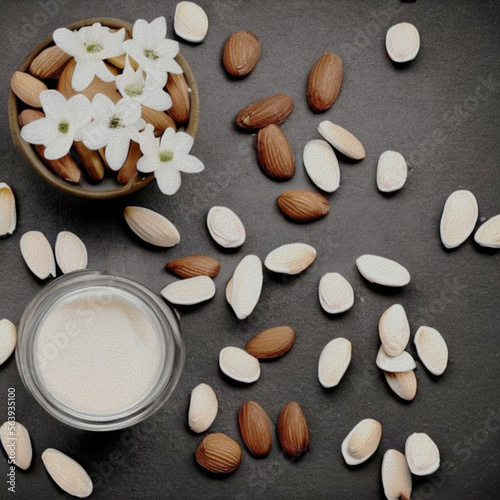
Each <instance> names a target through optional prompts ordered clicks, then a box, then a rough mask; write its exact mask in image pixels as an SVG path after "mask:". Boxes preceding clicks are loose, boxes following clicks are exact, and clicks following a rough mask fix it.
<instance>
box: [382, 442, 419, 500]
mask: <svg viewBox="0 0 500 500" xmlns="http://www.w3.org/2000/svg"><path fill="white" fill-rule="evenodd" d="M411 483H412V481H411V472H410V469H409V468H408V464H407V463H406V457H405V456H404V455H403V453H401V452H400V451H398V450H387V451H386V452H385V454H384V458H383V460H382V485H383V486H384V493H385V497H386V498H387V500H400V499H402V500H410V496H411Z"/></svg>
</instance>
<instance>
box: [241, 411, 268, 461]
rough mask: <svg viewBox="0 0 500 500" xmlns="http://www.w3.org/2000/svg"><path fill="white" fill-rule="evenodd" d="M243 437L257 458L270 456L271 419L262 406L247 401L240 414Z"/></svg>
mask: <svg viewBox="0 0 500 500" xmlns="http://www.w3.org/2000/svg"><path fill="white" fill-rule="evenodd" d="M238 424H239V426H240V432H241V437H242V438H243V442H244V443H245V445H246V447H247V448H248V449H249V450H250V452H251V453H252V454H254V455H255V456H256V457H265V456H267V455H269V453H270V452H271V447H272V435H271V419H270V418H269V416H268V415H267V413H266V411H265V410H264V408H262V406H260V404H258V403H256V402H255V401H247V402H246V403H244V404H243V405H242V407H241V408H240V411H239V413H238Z"/></svg>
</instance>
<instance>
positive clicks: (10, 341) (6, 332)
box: [0, 319, 17, 365]
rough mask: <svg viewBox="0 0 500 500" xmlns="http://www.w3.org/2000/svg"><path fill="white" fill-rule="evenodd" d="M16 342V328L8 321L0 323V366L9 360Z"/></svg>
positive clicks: (4, 320) (3, 320)
mask: <svg viewBox="0 0 500 500" xmlns="http://www.w3.org/2000/svg"><path fill="white" fill-rule="evenodd" d="M16 342H17V328H16V326H15V325H14V323H12V321H9V320H8V319H2V320H1V321H0V365H2V364H3V363H5V361H7V359H9V357H10V355H11V354H12V353H13V352H14V349H15V347H16Z"/></svg>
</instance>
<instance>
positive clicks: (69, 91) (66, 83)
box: [57, 58, 122, 103]
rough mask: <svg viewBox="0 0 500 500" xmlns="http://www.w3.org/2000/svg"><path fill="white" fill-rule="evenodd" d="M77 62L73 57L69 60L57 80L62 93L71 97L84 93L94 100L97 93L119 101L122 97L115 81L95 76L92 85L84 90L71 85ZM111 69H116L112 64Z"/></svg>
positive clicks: (115, 101) (67, 97)
mask: <svg viewBox="0 0 500 500" xmlns="http://www.w3.org/2000/svg"><path fill="white" fill-rule="evenodd" d="M75 67H76V62H75V60H74V59H73V58H71V59H70V60H69V61H68V64H66V66H65V67H64V69H63V70H62V72H61V75H60V76H59V80H58V81H57V90H58V91H59V92H61V94H62V95H63V96H64V97H66V99H69V98H70V97H73V96H74V95H76V94H83V95H84V96H85V97H86V98H87V99H88V100H89V101H92V99H93V98H94V96H95V95H96V94H104V95H105V96H106V97H108V98H109V99H111V100H112V101H113V102H114V103H117V102H118V101H119V100H120V99H121V97H122V96H121V95H120V93H119V92H118V89H117V88H116V83H115V82H114V81H113V82H104V81H102V80H101V79H100V78H97V76H96V77H94V79H93V80H92V82H91V83H90V85H89V86H88V87H87V88H86V89H85V90H83V91H82V92H77V91H76V90H75V89H74V88H73V87H72V86H71V79H72V78H73V72H74V71H75ZM107 68H108V69H109V70H116V71H118V70H117V69H116V68H114V67H113V66H111V65H109V64H108V65H107Z"/></svg>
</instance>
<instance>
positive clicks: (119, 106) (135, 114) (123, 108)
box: [115, 98, 142, 125]
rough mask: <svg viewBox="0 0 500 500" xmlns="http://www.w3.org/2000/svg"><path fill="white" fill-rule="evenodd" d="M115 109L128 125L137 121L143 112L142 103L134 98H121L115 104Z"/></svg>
mask: <svg viewBox="0 0 500 500" xmlns="http://www.w3.org/2000/svg"><path fill="white" fill-rule="evenodd" d="M115 110H116V113H117V115H118V116H120V117H121V119H122V120H123V123H124V124H126V125H131V124H132V123H134V122H136V121H137V120H138V119H139V118H140V117H141V114H142V110H141V105H140V104H139V103H138V102H137V101H135V100H134V99H126V98H125V99H120V100H119V101H118V102H117V103H116V104H115Z"/></svg>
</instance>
